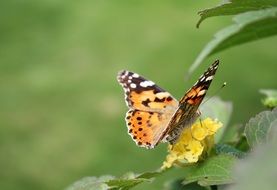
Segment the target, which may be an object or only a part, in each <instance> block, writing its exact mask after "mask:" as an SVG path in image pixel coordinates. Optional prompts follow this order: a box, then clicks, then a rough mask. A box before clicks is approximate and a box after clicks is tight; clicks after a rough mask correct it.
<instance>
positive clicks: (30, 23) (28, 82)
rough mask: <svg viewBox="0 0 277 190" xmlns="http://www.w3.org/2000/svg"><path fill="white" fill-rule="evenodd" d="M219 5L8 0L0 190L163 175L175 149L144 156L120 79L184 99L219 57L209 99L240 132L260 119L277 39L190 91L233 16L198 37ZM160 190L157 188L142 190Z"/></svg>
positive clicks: (239, 56)
mask: <svg viewBox="0 0 277 190" xmlns="http://www.w3.org/2000/svg"><path fill="white" fill-rule="evenodd" d="M217 3H218V1H215V0H212V1H204V0H200V1H197V2H196V1H192V0H190V1H181V0H174V1H165V0H153V1H147V0H141V1H138V0H125V1H123V0H117V1H113V0H98V1H88V0H87V1H85V0H81V1H55V0H40V1H34V0H26V1H20V0H17V1H16V0H10V1H1V3H0V23H1V26H0V72H1V76H0V78H1V80H0V85H1V86H0V87H1V91H0V104H1V108H0V113H1V114H0V126H1V127H0V130H1V131H0V135H1V136H0V168H1V171H0V179H1V180H0V189H9V190H13V189H23V190H25V189H26V190H27V189H28V190H29V189H42V190H50V189H51V190H53V189H54V190H55V189H63V188H65V187H67V186H68V185H69V184H71V183H72V182H74V181H76V180H78V179H80V178H82V177H84V176H99V175H104V174H111V175H116V176H120V175H122V174H124V173H126V172H127V171H135V172H143V171H151V170H155V169H157V168H158V167H160V166H161V164H162V162H163V159H164V156H165V155H166V145H160V146H158V147H157V148H156V149H154V150H150V151H149V150H144V149H142V148H137V147H136V146H135V144H134V143H133V141H132V140H131V139H130V137H129V135H127V133H126V132H127V129H126V126H125V122H124V116H125V112H126V110H127V108H126V106H125V102H124V98H123V91H122V89H121V87H120V86H119V85H118V84H117V81H116V74H117V72H118V71H119V70H121V69H129V70H132V71H136V72H138V73H140V74H142V75H144V76H146V77H147V78H149V79H151V80H153V81H155V82H157V83H158V84H159V85H160V86H162V87H163V88H165V89H167V90H168V91H170V92H171V93H172V94H173V95H174V96H176V98H180V97H181V96H182V95H183V94H184V92H185V91H186V89H187V88H189V87H190V86H191V85H192V84H193V83H194V82H195V80H196V79H197V77H198V76H199V75H200V74H201V73H202V72H203V71H204V69H205V68H206V67H207V66H208V65H209V64H210V63H212V62H213V60H214V59H216V58H219V59H220V60H221V62H222V64H221V66H220V69H219V70H218V74H217V76H216V78H215V80H214V83H213V85H212V87H211V90H210V92H209V93H210V94H212V93H213V92H215V91H216V89H218V88H219V87H220V86H221V84H222V83H223V82H224V81H226V82H227V83H228V85H227V87H226V88H224V89H223V90H222V91H221V92H220V96H221V97H222V98H223V99H224V100H230V101H232V102H233V104H234V113H233V117H232V121H231V123H233V124H235V123H245V122H246V121H247V120H248V118H249V117H250V116H252V115H254V114H255V113H257V112H259V111H260V110H262V109H263V107H262V105H261V103H260V98H261V95H260V94H259V93H258V90H259V89H260V88H276V87H277V84H276V81H277V80H276V79H277V77H276V58H277V55H276V44H277V38H276V37H272V38H268V39H265V40H261V41H257V42H253V43H249V44H246V45H243V46H238V47H236V48H233V49H230V50H227V51H225V52H223V53H220V54H217V55H216V56H214V57H211V58H209V59H207V60H206V61H205V63H204V64H203V65H202V66H201V67H199V68H198V69H197V70H196V72H195V73H194V75H193V76H192V77H191V78H190V80H189V81H185V73H186V71H187V69H188V67H189V66H190V65H191V64H192V62H193V61H194V59H195V58H196V56H197V54H198V53H199V52H200V51H201V49H202V48H203V47H204V45H205V44H206V43H207V42H208V41H209V40H210V39H211V38H212V35H213V34H214V33H215V32H216V31H218V30H219V29H220V28H223V27H224V26H227V25H229V24H231V17H221V18H211V19H208V20H207V21H204V23H203V24H202V25H201V26H200V29H196V28H195V24H196V22H197V20H198V19H199V16H197V12H198V11H199V10H200V9H202V8H206V7H211V6H214V5H216V4H217ZM146 187H147V189H149V188H150V189H151V188H154V187H155V188H157V187H162V184H157V183H156V184H155V183H154V184H148V185H143V186H139V187H137V188H136V189H143V188H144V189H145V188H146Z"/></svg>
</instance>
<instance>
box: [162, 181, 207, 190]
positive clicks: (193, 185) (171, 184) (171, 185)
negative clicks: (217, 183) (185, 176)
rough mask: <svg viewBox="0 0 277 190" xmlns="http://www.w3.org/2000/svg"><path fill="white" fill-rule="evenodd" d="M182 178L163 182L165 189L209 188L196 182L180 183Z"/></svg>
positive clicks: (204, 189)
mask: <svg viewBox="0 0 277 190" xmlns="http://www.w3.org/2000/svg"><path fill="white" fill-rule="evenodd" d="M182 181H183V180H174V181H171V182H169V183H166V184H165V190H209V189H210V188H207V187H203V186H200V185H198V184H197V183H190V184H187V185H184V184H182Z"/></svg>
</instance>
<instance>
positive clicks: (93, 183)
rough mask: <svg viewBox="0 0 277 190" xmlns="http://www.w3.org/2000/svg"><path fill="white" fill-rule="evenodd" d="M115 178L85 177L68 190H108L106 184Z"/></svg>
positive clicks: (67, 189)
mask: <svg viewBox="0 0 277 190" xmlns="http://www.w3.org/2000/svg"><path fill="white" fill-rule="evenodd" d="M113 178H114V177H113V176H102V177H99V178H97V177H84V178H82V179H81V180H79V181H77V182H75V183H73V184H72V185H70V186H69V187H68V188H66V190H96V189H98V190H107V189H109V186H108V185H107V184H106V183H105V182H106V181H108V180H111V179H113Z"/></svg>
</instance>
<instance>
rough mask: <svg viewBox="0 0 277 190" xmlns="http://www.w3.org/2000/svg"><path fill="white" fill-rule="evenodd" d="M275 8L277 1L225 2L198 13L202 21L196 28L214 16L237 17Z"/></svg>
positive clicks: (243, 0)
mask: <svg viewBox="0 0 277 190" xmlns="http://www.w3.org/2000/svg"><path fill="white" fill-rule="evenodd" d="M273 6H277V1H276V0H232V1H224V2H223V3H222V4H221V5H218V6H216V7H213V8H209V9H204V10H201V11H199V12H198V14H199V15H200V17H201V18H200V20H199V21H198V23H197V25H196V27H197V28H198V27H199V25H200V24H201V22H202V21H203V20H205V19H206V18H208V17H213V16H224V15H235V14H238V13H243V12H247V11H253V10H259V9H264V8H270V7H273Z"/></svg>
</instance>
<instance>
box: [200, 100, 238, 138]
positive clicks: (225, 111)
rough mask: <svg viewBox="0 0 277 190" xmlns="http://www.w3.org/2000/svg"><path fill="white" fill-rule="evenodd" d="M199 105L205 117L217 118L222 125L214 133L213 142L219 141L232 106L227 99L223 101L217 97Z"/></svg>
mask: <svg viewBox="0 0 277 190" xmlns="http://www.w3.org/2000/svg"><path fill="white" fill-rule="evenodd" d="M204 102H205V103H204V104H202V105H201V107H200V110H201V112H202V114H203V116H205V117H210V118H214V119H218V120H219V121H220V122H221V123H223V127H222V128H221V129H220V130H219V131H218V132H217V133H216V136H215V142H216V143H217V142H219V141H220V139H221V138H222V135H223V133H224V131H225V129H226V127H227V125H228V123H229V120H230V118H231V114H232V110H233V106H232V103H231V102H229V101H223V100H222V99H220V98H219V97H216V96H214V97H212V98H211V99H208V101H204Z"/></svg>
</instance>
